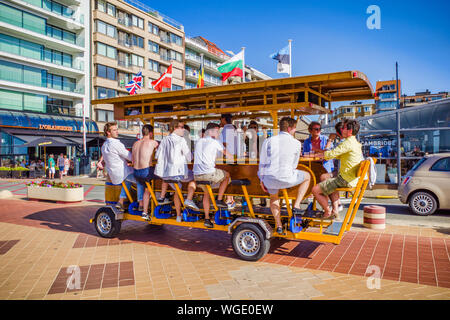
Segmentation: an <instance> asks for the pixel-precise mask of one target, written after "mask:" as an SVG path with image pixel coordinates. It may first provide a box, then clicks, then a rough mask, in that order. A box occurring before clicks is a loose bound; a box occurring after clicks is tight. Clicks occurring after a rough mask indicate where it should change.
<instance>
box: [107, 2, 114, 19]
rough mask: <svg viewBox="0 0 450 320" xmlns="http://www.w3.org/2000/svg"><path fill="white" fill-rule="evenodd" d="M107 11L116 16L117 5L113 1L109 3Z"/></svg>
mask: <svg viewBox="0 0 450 320" xmlns="http://www.w3.org/2000/svg"><path fill="white" fill-rule="evenodd" d="M106 13H107V14H109V15H110V16H113V17H116V7H115V6H114V5H112V4H111V3H108V4H107V5H106Z"/></svg>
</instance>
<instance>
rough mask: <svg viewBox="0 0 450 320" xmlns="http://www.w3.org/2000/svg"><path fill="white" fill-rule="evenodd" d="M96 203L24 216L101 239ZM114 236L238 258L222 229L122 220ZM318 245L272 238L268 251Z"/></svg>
mask: <svg viewBox="0 0 450 320" xmlns="http://www.w3.org/2000/svg"><path fill="white" fill-rule="evenodd" d="M98 208H99V206H76V207H75V206H74V207H65V208H55V209H48V210H43V211H39V212H35V213H32V214H29V215H26V216H24V219H26V220H32V221H34V223H33V224H36V225H40V226H46V227H48V228H50V229H53V230H59V231H68V232H76V233H83V234H86V235H89V236H93V237H96V238H101V237H100V236H99V235H98V234H97V232H96V230H95V226H94V225H93V224H91V223H89V220H90V219H91V218H93V217H94V215H95V212H96V211H97V209H98ZM116 239H118V240H120V241H124V242H137V243H141V244H149V245H159V246H166V247H170V248H177V249H180V250H188V251H193V252H207V253H211V254H215V255H219V256H226V257H233V258H237V256H236V254H235V253H234V251H233V248H232V246H231V235H229V234H228V233H226V232H223V231H215V230H206V229H196V228H188V227H178V226H170V225H165V226H154V225H149V224H146V223H144V222H138V221H131V220H127V221H123V222H122V228H121V232H120V233H119V234H118V236H117V237H116ZM320 245H321V244H320V243H316V242H311V241H288V240H284V239H273V240H272V241H271V249H270V251H269V254H275V255H282V256H290V257H299V258H300V257H302V258H308V257H309V256H310V254H311V253H313V252H314V251H315V250H316V249H317V248H318V247H319V246H320Z"/></svg>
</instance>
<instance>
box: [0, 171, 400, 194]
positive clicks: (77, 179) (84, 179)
mask: <svg viewBox="0 0 450 320" xmlns="http://www.w3.org/2000/svg"><path fill="white" fill-rule="evenodd" d="M30 180H41V179H0V183H1V182H2V181H4V182H7V181H11V182H17V183H19V182H26V181H30ZM55 180H56V181H60V179H55ZM62 181H71V182H74V183H80V184H83V185H95V186H104V185H105V181H106V179H105V178H99V179H97V178H95V177H89V176H69V177H64V178H63V180H62ZM364 197H365V198H379V197H387V198H398V195H397V190H391V189H374V190H370V189H369V188H367V189H366V192H365V193H364Z"/></svg>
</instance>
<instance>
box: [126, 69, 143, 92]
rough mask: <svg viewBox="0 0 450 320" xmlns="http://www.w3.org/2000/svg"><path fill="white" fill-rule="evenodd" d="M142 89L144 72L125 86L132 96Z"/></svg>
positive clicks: (140, 72)
mask: <svg viewBox="0 0 450 320" xmlns="http://www.w3.org/2000/svg"><path fill="white" fill-rule="evenodd" d="M141 88H142V71H139V73H138V74H137V75H136V76H134V77H133V80H131V81H130V82H128V84H127V85H126V86H125V89H127V91H128V93H129V94H130V95H133V94H137V90H139V89H141Z"/></svg>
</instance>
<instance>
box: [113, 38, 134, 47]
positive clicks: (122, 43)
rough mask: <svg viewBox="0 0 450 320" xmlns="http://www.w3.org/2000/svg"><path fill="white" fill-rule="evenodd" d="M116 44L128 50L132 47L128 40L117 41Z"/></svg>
mask: <svg viewBox="0 0 450 320" xmlns="http://www.w3.org/2000/svg"><path fill="white" fill-rule="evenodd" d="M117 42H118V43H119V45H121V46H123V47H127V48H130V49H131V48H132V47H133V44H132V43H131V41H130V40H124V39H119V40H118V41H117Z"/></svg>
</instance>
